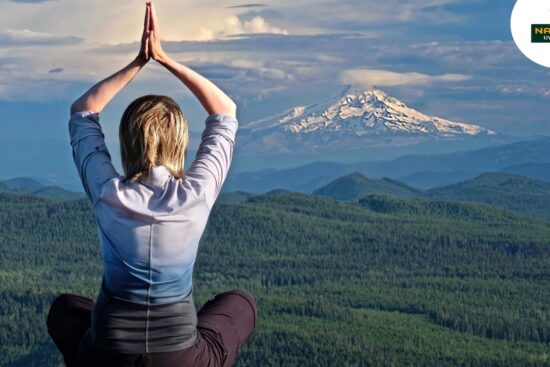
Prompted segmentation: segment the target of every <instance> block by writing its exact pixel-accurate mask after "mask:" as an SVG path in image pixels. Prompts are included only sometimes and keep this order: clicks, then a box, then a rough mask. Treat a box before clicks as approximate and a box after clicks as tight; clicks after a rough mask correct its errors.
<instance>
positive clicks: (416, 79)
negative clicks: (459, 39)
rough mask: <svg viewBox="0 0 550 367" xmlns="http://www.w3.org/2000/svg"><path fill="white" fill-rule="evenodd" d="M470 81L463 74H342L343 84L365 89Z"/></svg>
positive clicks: (354, 71)
mask: <svg viewBox="0 0 550 367" xmlns="http://www.w3.org/2000/svg"><path fill="white" fill-rule="evenodd" d="M469 79H470V77H469V76H467V75H463V74H443V75H427V74H422V73H417V72H410V73H397V72H393V71H388V70H376V69H350V70H345V71H343V72H342V73H341V74H340V81H341V83H342V84H353V85H359V86H364V87H372V86H377V87H384V86H390V87H391V86H400V85H426V84H431V83H435V82H462V81H465V80H469Z"/></svg>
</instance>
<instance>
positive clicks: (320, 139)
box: [0, 87, 550, 193]
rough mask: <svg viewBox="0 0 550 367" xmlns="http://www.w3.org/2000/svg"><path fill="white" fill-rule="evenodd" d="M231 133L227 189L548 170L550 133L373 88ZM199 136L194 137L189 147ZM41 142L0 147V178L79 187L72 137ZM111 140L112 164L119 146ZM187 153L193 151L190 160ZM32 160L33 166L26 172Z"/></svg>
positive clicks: (439, 180) (450, 179) (426, 182)
mask: <svg viewBox="0 0 550 367" xmlns="http://www.w3.org/2000/svg"><path fill="white" fill-rule="evenodd" d="M237 140H238V143H237V144H236V147H235V152H234V158H233V163H232V167H231V171H230V173H229V177H228V180H227V183H226V185H225V186H224V188H223V190H224V191H226V192H229V191H245V192H254V193H261V192H265V191H269V190H273V189H285V190H290V191H299V192H311V191H312V190H315V189H317V188H319V187H320V186H322V185H324V184H327V183H329V182H330V181H332V180H334V179H336V178H337V177H339V176H341V175H344V174H347V173H350V172H353V171H357V172H361V173H363V174H365V175H366V176H368V177H370V178H382V177H389V178H393V179H398V180H400V181H402V182H404V183H407V184H409V185H411V186H414V187H416V188H421V189H426V188H432V187H437V186H443V185H447V184H452V183H456V182H459V181H462V180H466V179H470V178H473V177H475V176H477V175H479V174H480V173H482V172H486V171H498V170H501V169H509V170H511V171H509V172H510V173H519V174H523V173H526V174H527V175H528V176H530V177H533V176H536V175H544V173H541V172H543V171H545V169H544V167H542V166H533V164H547V162H548V161H549V160H550V158H547V157H550V155H549V154H550V148H548V146H549V145H550V144H548V143H549V142H550V138H539V139H535V140H528V141H523V142H521V141H520V142H516V141H515V140H517V139H515V138H513V137H510V136H506V135H503V134H500V133H498V132H496V131H493V130H490V129H486V128H484V127H482V126H480V125H476V124H469V123H464V122H454V121H450V120H447V119H444V118H440V117H434V116H428V115H426V114H423V113H421V112H419V111H416V110H415V109H412V108H410V107H408V106H407V105H406V104H405V103H403V102H401V101H399V100H397V99H396V98H394V97H391V96H389V95H387V94H386V93H384V92H383V91H380V90H378V89H367V90H364V89H357V88H352V87H346V88H345V89H344V90H342V91H340V92H339V93H337V94H336V95H335V96H333V97H329V98H326V99H324V100H322V101H320V102H318V103H315V104H312V105H309V106H295V107H293V108H291V109H290V110H288V111H286V112H284V113H282V114H278V115H276V116H271V117H268V118H264V119H262V120H259V121H255V122H246V121H241V123H240V127H239V131H238V134H237ZM199 141H200V136H192V137H191V149H190V150H193V148H195V150H196V147H197V146H198V142H199ZM37 146H38V147H39V148H40V154H36V153H34V154H30V153H29V151H28V149H27V147H26V146H25V145H23V144H21V143H11V144H10V143H6V144H2V145H0V154H3V155H5V156H10V157H12V159H10V160H9V161H8V162H6V164H5V167H3V177H4V178H9V177H43V178H44V179H46V180H48V185H54V186H59V187H62V188H64V189H68V190H70V191H79V192H82V187H81V183H80V181H79V179H78V175H77V173H76V170H75V168H74V163H73V161H72V157H71V152H70V146H69V143H68V142H65V143H64V142H59V141H56V142H52V143H51V144H46V143H45V142H44V143H43V144H42V145H40V144H37ZM480 147H481V148H480ZM110 148H112V149H111V156H112V158H113V163H114V164H115V166H117V165H118V163H119V154H118V146H116V145H115V146H114V147H110ZM478 148H479V149H481V150H476V149H478ZM441 152H445V153H441ZM411 153H415V154H411ZM416 153H418V154H416ZM388 157H394V158H393V160H389V159H387V158H388ZM193 158H194V153H193V152H192V153H190V155H189V156H188V160H187V162H186V166H187V168H188V166H189V165H190V163H191V162H192V159H193ZM383 160H385V161H383ZM301 163H305V164H303V165H301ZM525 165H528V166H525ZM515 166H518V167H515ZM28 167H32V173H31V172H29V173H25V172H24V171H25V170H27V169H29V168H28ZM280 167H287V168H280ZM512 167H514V168H512ZM514 170H516V171H514Z"/></svg>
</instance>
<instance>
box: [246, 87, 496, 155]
mask: <svg viewBox="0 0 550 367" xmlns="http://www.w3.org/2000/svg"><path fill="white" fill-rule="evenodd" d="M240 130H241V132H240V134H241V135H240V136H241V138H242V140H241V142H240V143H241V146H242V145H245V146H249V148H254V150H257V151H261V152H262V153H291V152H293V153H296V152H307V153H314V152H320V151H323V152H327V150H328V151H330V150H341V149H344V150H351V149H355V148H365V147H380V146H408V145H414V144H418V143H422V142H426V141H430V140H437V141H441V140H464V139H471V138H476V139H480V138H481V139H484V138H491V137H495V136H497V135H499V134H497V133H496V132H495V131H492V130H489V129H486V128H483V127H481V126H478V125H474V124H467V123H463V122H454V121H449V120H446V119H444V118H439V117H434V116H428V115H425V114H423V113H421V112H418V111H416V110H414V109H412V108H410V107H408V106H407V105H406V104H405V103H403V102H401V101H399V100H397V99H396V98H393V97H391V96H388V95H387V94H386V93H384V92H382V91H381V90H378V89H367V90H363V89H357V88H353V87H347V88H346V89H344V90H343V91H342V92H341V93H339V94H338V95H337V96H336V97H333V98H328V99H326V100H323V101H321V102H319V103H316V104H313V105H309V106H296V107H294V108H292V109H290V110H288V111H286V112H284V113H283V114H280V115H276V116H271V117H268V118H265V119H262V120H259V121H255V122H252V123H249V124H246V125H241V127H240Z"/></svg>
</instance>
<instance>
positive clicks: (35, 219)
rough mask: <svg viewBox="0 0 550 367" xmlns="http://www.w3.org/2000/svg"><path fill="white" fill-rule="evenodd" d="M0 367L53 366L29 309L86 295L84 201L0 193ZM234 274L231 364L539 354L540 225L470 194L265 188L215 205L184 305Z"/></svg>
mask: <svg viewBox="0 0 550 367" xmlns="http://www.w3.org/2000/svg"><path fill="white" fill-rule="evenodd" d="M0 226H1V229H2V230H1V232H0V233H1V234H0V325H1V327H0V349H1V350H0V365H1V366H46V367H47V366H59V365H60V363H61V359H60V358H59V356H58V355H57V353H56V351H55V348H54V346H53V344H52V343H51V342H50V341H49V339H48V337H47V334H46V330H45V315H46V312H47V310H48V307H49V304H50V302H51V301H52V300H53V298H54V297H55V295H57V294H58V293H59V292H74V293H81V294H84V295H87V296H91V297H94V296H95V294H96V291H97V289H98V287H99V282H100V275H101V262H100V258H101V254H100V249H99V246H98V238H97V230H96V228H95V221H94V218H93V216H92V212H91V208H90V206H89V205H88V203H87V202H86V201H84V200H77V201H70V202H54V201H52V200H47V199H39V198H33V197H24V196H15V195H12V194H0ZM234 287H243V288H246V289H248V290H249V291H251V292H252V293H253V294H254V295H255V296H256V298H257V300H258V304H259V313H260V322H259V327H258V329H257V331H256V332H255V334H254V335H253V336H252V338H251V339H250V341H249V343H247V344H246V346H245V347H244V348H243V349H242V351H241V353H240V355H239V360H238V365H239V366H291V367H292V366H315V367H317V366H404V365H407V366H458V365H469V366H514V367H515V366H529V365H532V366H548V365H550V354H549V350H550V322H549V320H550V308H549V306H548V305H549V304H550V228H549V227H548V226H547V225H546V224H545V223H543V222H538V221H536V220H531V219H528V218H525V217H521V216H517V215H515V214H512V213H509V212H505V211H501V210H498V209H494V208H491V207H487V206H478V205H476V204H465V203H456V202H443V201H425V200H416V199H413V200H405V199H398V198H395V197H387V196H383V195H376V196H367V197H365V198H363V199H362V200H360V201H358V202H342V201H335V200H333V199H329V198H323V197H319V196H314V195H306V194H297V193H284V192H280V193H271V194H269V195H261V196H256V197H252V198H249V199H248V200H247V201H245V202H242V203H240V204H222V203H217V204H216V205H215V206H214V209H213V211H212V214H211V216H210V220H209V223H208V226H207V229H206V233H205V235H204V236H203V238H202V241H201V248H200V251H199V257H198V259H197V264H196V268H195V275H194V289H195V300H196V302H197V307H200V306H201V305H202V304H203V303H204V302H205V301H206V299H207V298H208V297H211V296H212V295H213V294H215V293H218V292H222V291H224V290H227V289H230V288H234Z"/></svg>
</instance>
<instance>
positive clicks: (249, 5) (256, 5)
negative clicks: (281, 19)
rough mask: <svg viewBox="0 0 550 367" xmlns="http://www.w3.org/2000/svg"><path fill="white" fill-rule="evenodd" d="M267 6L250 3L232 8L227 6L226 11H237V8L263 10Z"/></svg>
mask: <svg viewBox="0 0 550 367" xmlns="http://www.w3.org/2000/svg"><path fill="white" fill-rule="evenodd" d="M266 6H267V4H260V3H250V4H241V5H233V6H227V7H226V8H227V9H236V8H237V9H238V8H265V7H266Z"/></svg>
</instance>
